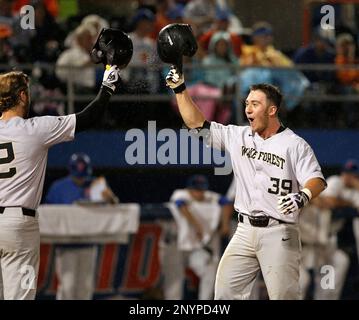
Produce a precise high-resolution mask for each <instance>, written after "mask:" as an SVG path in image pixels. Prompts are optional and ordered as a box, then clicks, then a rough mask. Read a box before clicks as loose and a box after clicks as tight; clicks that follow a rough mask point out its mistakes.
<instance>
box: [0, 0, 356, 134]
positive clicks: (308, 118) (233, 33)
mask: <svg viewBox="0 0 359 320" xmlns="http://www.w3.org/2000/svg"><path fill="white" fill-rule="evenodd" d="M26 4H30V5H32V6H33V7H34V9H35V29H30V30H29V29H25V30H24V29H22V28H21V27H20V20H21V15H20V8H21V7H22V6H24V5H26ZM59 11H60V3H59V2H58V1H57V0H0V64H1V65H2V66H3V67H0V68H3V69H4V68H8V67H9V66H10V67H16V66H18V65H21V64H30V65H31V67H30V70H28V71H29V72H30V73H31V75H32V83H33V86H34V87H35V88H34V95H33V96H34V97H33V98H34V99H33V105H32V111H33V115H44V114H64V113H66V112H67V107H68V106H67V104H66V103H65V102H66V100H65V97H66V95H67V94H68V90H69V87H68V81H71V83H72V84H73V85H74V88H75V94H94V93H95V92H96V90H97V89H98V87H99V85H100V81H101V79H102V70H101V68H98V67H97V68H96V66H95V65H94V64H93V63H92V62H91V59H90V55H89V52H90V51H91V48H92V46H93V44H94V41H95V39H96V38H97V35H98V34H99V32H100V31H101V29H102V28H107V27H116V28H121V29H123V30H125V31H126V32H128V33H129V35H130V37H131V39H132V41H133V44H134V56H133V58H132V61H131V64H130V67H129V68H128V69H127V70H126V71H125V72H123V82H124V86H123V93H126V94H137V95H139V94H141V95H148V94H152V95H153V94H166V93H169V91H168V90H167V88H166V86H165V84H164V75H165V74H166V72H167V66H163V65H162V64H161V63H160V62H159V59H158V56H157V51H156V38H157V34H158V32H159V30H161V28H163V27H164V26H166V25H167V24H170V23H177V22H180V23H181V22H183V23H189V24H190V25H191V26H192V28H193V31H194V33H195V35H196V37H197V40H198V44H199V49H198V51H197V53H196V55H195V56H194V57H193V58H191V59H189V58H188V59H187V61H186V64H185V67H186V68H187V69H189V70H187V71H186V77H187V79H186V81H187V83H188V84H189V85H190V90H191V91H192V94H195V95H199V96H207V97H211V98H214V99H210V100H209V99H200V100H199V101H198V103H199V105H200V107H201V108H202V110H203V111H204V112H205V114H206V116H207V118H208V119H209V120H216V121H219V122H222V123H230V122H232V123H236V122H237V123H238V122H241V121H242V119H243V116H241V115H240V114H238V113H240V111H238V110H241V108H240V104H239V103H238V99H237V97H238V95H236V94H235V93H236V90H239V93H240V96H241V97H242V98H243V97H244V96H245V95H246V93H247V92H248V88H249V86H250V85H251V84H252V83H254V82H270V83H272V84H275V85H277V86H279V87H280V88H281V90H282V91H283V93H284V94H285V97H286V99H285V108H283V110H282V118H283V120H285V121H288V124H289V125H292V126H293V124H294V125H295V126H296V127H313V126H315V127H325V126H327V127H336V128H347V127H357V126H358V123H359V121H358V120H359V112H358V110H357V108H355V106H354V103H353V101H340V100H335V99H334V101H329V102H326V101H324V102H323V101H317V100H315V101H313V99H312V100H310V99H309V100H308V99H303V95H305V94H309V95H312V96H317V95H342V96H346V95H348V94H349V95H355V94H357V93H358V90H359V70H357V69H355V68H341V69H337V70H336V69H335V68H334V66H338V67H342V66H343V65H354V64H356V63H357V56H358V54H357V47H358V43H357V42H358V41H357V37H356V35H357V30H356V29H353V27H352V28H349V27H348V26H346V25H345V22H340V21H339V25H340V26H342V27H340V28H336V30H335V32H334V33H333V32H328V31H327V30H323V29H321V28H318V26H317V25H314V26H313V29H312V41H311V42H310V43H309V44H308V45H306V46H303V47H301V48H298V49H297V50H295V51H294V52H283V51H281V49H280V48H277V47H276V46H275V45H274V43H275V39H274V35H273V34H274V32H273V27H272V26H271V24H270V23H269V22H266V21H258V22H256V23H255V24H254V25H253V26H251V27H250V28H245V27H244V26H243V25H242V23H241V21H240V20H239V18H238V17H237V16H236V15H235V14H234V12H233V9H232V8H231V7H230V6H229V5H227V2H226V1H215V0H212V1H203V0H192V1H174V0H167V1H129V5H128V10H127V11H129V12H126V15H125V16H118V15H117V14H116V15H112V16H111V15H107V16H103V17H101V16H99V15H96V14H90V15H84V14H81V12H77V14H76V15H69V17H67V18H63V17H60V15H59ZM79 11H80V10H79ZM335 33H336V34H335ZM48 63H49V64H52V66H55V67H51V65H50V67H48V65H47V64H48ZM303 64H304V65H307V64H310V65H312V67H311V68H309V69H307V70H306V69H302V68H301V67H300V66H303ZM320 64H323V65H325V66H327V65H332V66H333V68H325V67H324V68H323V67H322V68H321V69H319V70H315V69H313V65H314V67H315V66H316V65H319V68H320ZM45 66H47V67H45ZM298 66H299V69H298ZM239 67H240V68H241V69H238V68H239ZM78 68H81V69H82V71H81V73H80V72H76V70H79V69H78ZM276 68H278V69H276ZM239 70H240V71H239ZM39 98H40V99H39ZM44 100H45V101H44ZM118 104H121V106H122V108H118V107H116V108H115V107H114V106H112V108H111V113H113V116H112V117H107V120H106V123H105V126H106V127H108V128H123V127H126V125H129V126H139V127H143V126H145V124H146V121H147V120H148V119H149V118H151V119H153V120H158V121H159V126H161V123H162V122H161V121H163V123H165V124H166V126H168V124H169V123H170V125H171V124H172V125H177V123H178V122H179V119H178V118H174V116H173V115H172V108H174V106H171V104H170V103H169V102H166V103H165V106H163V102H140V103H139V102H125V103H121V102H120V103H117V105H118ZM83 105H84V104H83V102H82V103H79V102H76V103H75V110H78V109H81V108H82V106H83ZM134 108H135V109H136V108H137V109H136V110H137V111H136V112H138V109H139V110H140V112H139V113H137V114H142V115H143V119H139V118H138V117H133V116H132V115H133V112H134V111H133V109H134ZM323 108H325V109H323ZM323 110H325V112H323ZM124 115H125V116H124ZM134 118H136V119H137V121H135V120H133V119H134ZM294 118H295V123H294V121H293V124H292V123H291V120H293V119H294ZM130 119H132V120H130ZM129 120H130V121H129Z"/></svg>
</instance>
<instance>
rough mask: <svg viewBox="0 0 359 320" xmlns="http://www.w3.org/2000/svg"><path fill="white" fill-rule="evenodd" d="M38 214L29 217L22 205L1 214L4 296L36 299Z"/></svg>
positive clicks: (0, 282) (0, 270)
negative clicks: (23, 210) (24, 213)
mask: <svg viewBox="0 0 359 320" xmlns="http://www.w3.org/2000/svg"><path fill="white" fill-rule="evenodd" d="M39 256H40V232H39V223H38V217H37V216H35V217H30V216H25V215H23V213H22V209H21V208H17V207H16V208H15V207H9V208H5V210H4V212H3V213H2V214H0V273H1V275H0V291H1V293H0V297H1V298H3V299H5V300H33V299H35V296H36V285H37V277H38V270H39Z"/></svg>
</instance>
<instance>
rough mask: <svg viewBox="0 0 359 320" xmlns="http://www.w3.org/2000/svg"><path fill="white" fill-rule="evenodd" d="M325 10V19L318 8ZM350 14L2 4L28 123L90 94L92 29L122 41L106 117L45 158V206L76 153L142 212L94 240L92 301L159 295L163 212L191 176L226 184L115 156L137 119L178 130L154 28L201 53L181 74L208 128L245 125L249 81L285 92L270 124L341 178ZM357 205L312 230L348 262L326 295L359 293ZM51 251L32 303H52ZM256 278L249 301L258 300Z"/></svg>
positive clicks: (211, 4)
mask: <svg viewBox="0 0 359 320" xmlns="http://www.w3.org/2000/svg"><path fill="white" fill-rule="evenodd" d="M25 5H31V6H33V8H34V9H35V29H23V28H21V19H22V18H23V16H22V15H21V14H20V10H21V8H22V7H23V6H25ZM325 5H329V6H331V8H332V9H333V11H331V9H329V11H325V10H324V11H322V8H323V6H325ZM331 12H333V13H334V14H333V16H330V14H331ZM326 14H329V16H326ZM358 18H359V3H358V1H355V0H352V1H350V0H346V1H344V0H332V1H320V0H272V1H264V0H252V1H241V0H237V1H234V0H233V1H231V0H227V1H226V0H208V1H202V0H192V1H189V0H187V1H186V0H178V1H175V0H167V1H155V0H152V1H151V0H147V1H146V0H144V1H130V0H115V1H114V0H111V1H110V0H102V1H95V0H0V72H6V71H9V70H11V69H20V70H24V71H25V72H26V73H28V74H29V75H30V77H31V90H32V91H31V94H32V102H31V116H44V115H64V114H70V113H73V112H78V111H80V110H82V109H83V108H84V107H85V106H86V105H87V104H88V103H89V102H90V101H91V100H92V99H93V98H94V97H95V95H96V93H97V91H98V89H99V87H100V85H101V81H102V75H103V66H102V65H94V64H93V63H92V62H91V60H90V55H89V53H90V51H91V49H92V46H93V45H94V42H95V40H96V38H97V36H98V34H99V32H100V31H101V30H102V28H108V27H112V28H120V29H122V30H124V31H125V32H127V33H128V34H129V35H130V37H131V39H132V41H133V44H134V55H133V58H132V60H131V63H130V64H129V66H128V67H127V68H126V69H125V70H123V72H122V81H123V86H122V89H121V92H120V93H119V94H118V95H116V96H115V97H113V98H112V100H111V103H110V106H109V108H108V110H107V111H106V115H105V117H104V118H103V119H102V120H101V121H99V123H98V125H97V127H96V128H94V130H92V131H91V132H86V133H81V134H80V135H78V137H77V138H76V139H75V141H74V142H72V143H67V144H62V145H59V146H55V147H54V148H53V149H52V150H50V152H49V160H48V169H47V173H46V180H45V187H44V193H43V194H44V196H43V203H44V204H45V203H49V202H47V201H46V196H47V194H48V192H49V189H50V187H51V186H52V185H53V183H54V182H56V181H57V180H58V179H61V178H63V177H65V176H67V175H68V173H69V171H68V170H69V164H68V163H69V159H70V157H71V155H73V154H74V153H76V152H83V153H85V154H87V155H88V156H89V158H90V159H91V165H92V167H93V175H94V176H95V177H105V179H106V183H107V186H108V188H109V189H110V190H111V192H112V193H113V196H114V197H115V198H117V199H119V202H120V203H123V204H125V203H137V204H139V205H140V208H141V209H140V218H139V219H140V226H139V229H138V232H137V233H135V234H132V235H131V236H130V240H129V242H128V243H126V244H114V243H109V244H95V245H96V246H97V253H96V265H95V267H94V268H95V271H94V272H95V281H96V284H95V289H94V292H93V298H124V299H126V298H134V299H141V298H144V299H157V298H158V299H164V298H166V297H165V293H164V292H163V282H164V280H163V272H162V269H161V257H160V253H161V251H160V249H159V243H160V242H161V240H160V239H161V238H162V237H163V236H164V230H166V228H168V225H167V226H163V225H161V223H162V222H163V221H165V222H166V223H171V221H172V220H173V219H172V214H171V212H170V210H168V208H167V207H165V206H163V203H166V202H168V201H170V198H171V195H172V194H173V192H174V191H175V190H176V189H181V188H185V187H186V181H187V179H188V178H189V177H190V176H192V175H193V174H202V175H205V176H206V178H207V179H208V181H209V189H210V190H212V191H214V192H216V193H218V194H221V195H226V194H227V190H228V188H229V186H230V184H231V181H232V175H223V176H217V175H214V174H213V166H212V163H211V164H208V163H201V162H200V163H199V164H193V165H176V164H168V165H163V164H160V163H155V164H151V165H148V164H146V163H145V164H134V165H133V164H132V165H130V164H128V162H127V161H126V158H125V154H126V148H127V147H128V146H129V142H128V141H126V132H127V130H129V129H131V128H139V129H143V130H144V133H145V136H146V137H147V130H148V121H155V123H156V128H157V130H161V129H163V128H172V129H174V130H176V131H178V130H179V129H180V128H181V127H182V120H181V118H180V116H179V113H178V109H177V107H176V105H175V103H174V99H173V98H174V97H173V95H172V93H171V92H170V91H169V90H168V89H167V88H166V86H165V81H164V78H165V76H166V74H167V72H168V66H167V65H163V64H162V63H161V62H160V60H159V57H158V56H157V50H156V38H157V35H158V32H159V31H160V30H161V29H162V28H163V27H164V26H166V25H167V24H170V23H189V24H190V25H191V26H192V29H193V31H194V34H195V36H196V38H197V41H198V45H199V49H198V51H197V53H196V55H195V56H194V57H192V58H186V59H185V63H184V74H185V79H186V83H187V87H188V88H189V90H190V92H191V94H192V95H193V96H194V97H195V100H196V102H197V103H198V105H199V107H200V108H201V109H202V111H203V112H204V113H205V115H206V118H207V119H208V120H210V121H217V122H220V123H223V124H240V125H241V124H246V120H245V117H244V108H243V101H244V99H245V97H246V94H247V92H248V88H249V86H250V85H251V84H252V83H257V82H269V83H272V84H275V85H277V86H278V87H280V89H281V90H282V92H283V94H284V95H285V99H284V100H285V101H284V104H283V106H282V108H281V114H280V117H281V120H282V122H283V123H284V125H286V126H288V127H290V128H291V129H293V130H294V131H295V132H297V133H298V134H299V135H301V136H302V137H303V138H304V139H306V140H307V141H308V142H309V143H310V145H311V146H312V147H313V149H314V151H315V153H316V155H317V157H318V160H319V162H320V164H321V166H322V169H323V172H324V174H325V176H326V177H330V176H332V175H340V174H341V172H342V168H343V165H344V164H345V163H346V161H347V160H348V159H354V160H355V159H359V142H358V140H359V104H358V102H359V67H358V58H359V54H358V49H359V48H358V44H359V33H358V28H359V19H358ZM323 19H324V20H323ZM328 25H329V27H328ZM159 145H160V143H157V148H158V147H159ZM148 148H150V146H148ZM353 172H354V175H356V172H355V170H354V171H353ZM348 188H352V187H351V186H349V187H348ZM358 192H359V190H358ZM358 201H359V200H358ZM114 203H117V202H116V201H114ZM347 207H348V208H347ZM356 208H357V206H356V205H355V204H351V205H347V206H346V208H344V209H345V210H347V209H348V210H349V213H348V214H346V213H345V212H346V211H345V210H344V209H343V208H342V207H340V208H337V207H333V208H331V210H330V211H331V212H330V213H329V215H330V216H331V223H337V222H338V221H339V224H335V225H336V226H338V225H339V227H336V228H334V231H333V230H332V229H330V228H329V229H330V230H329V229H328V230H327V229H325V230H326V231H324V232H327V233H328V234H327V239H329V238H330V237H331V235H332V233H335V236H336V246H337V248H339V249H340V250H342V251H343V252H344V253H345V254H346V256H347V257H348V259H349V263H348V264H347V267H346V268H345V276H344V280H343V281H342V284H341V289H340V290H339V291H340V292H339V293H337V294H336V296H335V298H337V299H339V298H340V299H357V298H359V272H358V271H359V270H358V267H359V265H358V255H357V246H356V236H355V228H353V226H354V224H353V221H354V220H355V218H356V216H357V209H356ZM343 210H344V211H343ZM343 212H344V213H343ZM318 215H320V214H319V213H318ZM232 216H233V217H232V223H233V222H235V219H236V215H235V213H233V215H232ZM319 220H320V219H319V218H318V219H317V220H315V222H312V224H313V223H314V227H315V228H317V229H315V230H317V231H318V230H322V229H321V228H322V225H321V224H320V222H318V221H319ZM172 222H173V221H172ZM172 227H173V226H172ZM318 232H319V231H318ZM318 232H317V234H318ZM314 233H315V232H314ZM226 236H227V237H229V236H230V235H229V234H226ZM308 241H309V242H310V243H311V245H313V246H314V249H313V250H321V248H322V247H321V246H322V245H323V243H322V242H321V241H322V240H320V241H319V240H318V239H314V240H313V239H311V240H308ZM328 241H329V240H328ZM50 242H51V243H44V244H43V246H42V257H43V258H42V265H41V272H42V273H41V277H40V283H39V293H38V298H39V299H53V298H55V295H56V288H57V287H58V282H59V280H58V277H57V275H56V272H55V266H54V265H55V258H54V257H55V251H56V243H55V242H53V241H50ZM324 245H326V243H325V241H324ZM318 248H319V249H318ZM318 263H319V262H318ZM318 263H317V264H316V263H314V264H311V265H310V266H309V267H308V268H307V269H308V270H307V271H308V274H309V275H310V277H309V278H310V280H309V282H308V284H307V293H306V295H305V297H306V298H307V299H313V298H315V297H316V295H315V288H314V287H315V283H316V281H315V275H314V273H315V272H317V273H318V268H319V267H320V266H319V265H318ZM134 265H135V266H136V268H138V270H139V271H138V273H136V272H135V271H136V270H137V269H136V268H135V269H133V268H134V267H133V266H134ZM141 268H142V269H141ZM129 270H135V271H133V272H129ZM259 283H260V285H259V289H258V290H259V292H260V293H259V296H260V298H263V299H266V292H265V288H264V286H263V283H261V282H260V279H259ZM198 286H199V276H198V275H196V274H195V273H194V272H193V270H191V268H190V267H188V266H187V267H186V276H185V282H184V284H183V292H184V293H183V298H189V299H197V298H198Z"/></svg>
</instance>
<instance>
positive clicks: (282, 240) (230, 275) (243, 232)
mask: <svg viewBox="0 0 359 320" xmlns="http://www.w3.org/2000/svg"><path fill="white" fill-rule="evenodd" d="M271 221H272V223H271V222H270V224H269V226H268V227H253V226H252V225H250V223H249V220H248V217H246V216H245V217H244V221H243V222H239V223H238V227H237V230H236V232H235V234H234V235H233V237H232V239H231V241H230V243H229V244H228V246H227V248H226V250H225V252H224V254H223V256H222V258H221V261H220V262H219V266H218V270H217V276H216V282H215V299H216V300H223V299H227V300H248V299H250V298H251V296H252V294H253V293H252V290H253V285H254V282H255V279H256V276H257V274H258V272H259V270H260V269H261V271H262V274H263V279H264V282H265V284H266V287H267V291H268V296H269V298H270V299H273V300H274V299H281V300H282V299H293V300H294V299H300V297H301V295H300V286H299V265H300V258H301V255H300V252H301V244H300V238H299V229H298V226H297V225H292V224H278V223H277V222H276V221H274V220H273V219H271Z"/></svg>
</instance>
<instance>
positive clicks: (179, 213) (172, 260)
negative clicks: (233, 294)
mask: <svg viewBox="0 0 359 320" xmlns="http://www.w3.org/2000/svg"><path fill="white" fill-rule="evenodd" d="M208 189H209V183H208V180H207V178H206V177H205V176H203V175H194V176H192V177H190V178H189V180H188V181H187V186H186V188H185V189H178V190H175V191H174V192H173V194H172V196H171V202H172V203H174V204H175V205H176V207H177V209H178V210H176V211H175V212H173V215H174V219H175V221H176V226H177V228H176V229H177V230H176V231H174V232H173V231H172V235H174V234H177V239H175V237H174V236H171V235H170V234H168V232H171V230H167V233H166V234H165V235H164V238H165V239H162V243H160V250H161V256H162V268H163V276H164V281H163V287H164V296H165V299H166V300H180V299H182V298H183V295H182V292H183V285H184V281H185V267H186V266H189V267H190V268H191V269H192V270H193V271H194V273H195V274H196V275H197V276H198V277H199V279H200V281H199V292H198V299H199V300H208V299H213V293H214V292H213V291H214V290H213V287H214V280H215V276H216V270H217V265H218V262H219V257H220V235H221V232H220V231H221V228H220V225H221V220H222V217H223V215H226V214H227V215H228V212H227V211H228V210H231V203H230V202H229V201H228V200H227V198H226V197H225V196H221V195H220V194H219V193H217V192H213V191H210V190H208ZM199 204H210V205H212V206H211V210H208V209H206V208H205V209H203V207H202V209H201V208H200V207H198V205H199ZM212 209H213V210H212Z"/></svg>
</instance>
